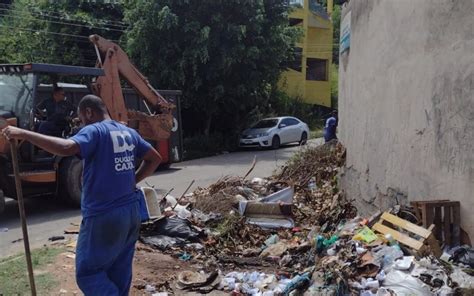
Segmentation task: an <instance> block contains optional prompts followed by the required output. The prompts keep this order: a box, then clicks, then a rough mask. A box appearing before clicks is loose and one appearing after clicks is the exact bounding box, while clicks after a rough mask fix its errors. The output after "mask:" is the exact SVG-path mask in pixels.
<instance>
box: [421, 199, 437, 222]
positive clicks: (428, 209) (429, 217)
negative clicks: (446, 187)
mask: <svg viewBox="0 0 474 296" xmlns="http://www.w3.org/2000/svg"><path fill="white" fill-rule="evenodd" d="M421 214H422V216H423V217H422V221H423V227H428V226H430V225H431V224H433V214H434V213H433V207H432V206H431V205H429V204H422V205H421Z"/></svg>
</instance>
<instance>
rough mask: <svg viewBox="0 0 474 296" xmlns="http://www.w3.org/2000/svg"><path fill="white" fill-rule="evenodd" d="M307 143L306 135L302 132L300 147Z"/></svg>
mask: <svg viewBox="0 0 474 296" xmlns="http://www.w3.org/2000/svg"><path fill="white" fill-rule="evenodd" d="M307 142H308V134H307V133H306V132H303V133H302V134H301V140H300V145H306V143H307Z"/></svg>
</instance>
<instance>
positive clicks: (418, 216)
mask: <svg viewBox="0 0 474 296" xmlns="http://www.w3.org/2000/svg"><path fill="white" fill-rule="evenodd" d="M410 205H411V206H412V208H413V209H414V210H415V216H416V219H418V222H419V223H421V211H420V210H421V207H420V205H419V204H418V202H416V201H412V202H410Z"/></svg>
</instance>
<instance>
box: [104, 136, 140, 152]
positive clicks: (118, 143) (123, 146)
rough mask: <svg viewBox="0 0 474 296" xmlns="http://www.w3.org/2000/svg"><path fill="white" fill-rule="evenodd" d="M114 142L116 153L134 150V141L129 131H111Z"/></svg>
mask: <svg viewBox="0 0 474 296" xmlns="http://www.w3.org/2000/svg"><path fill="white" fill-rule="evenodd" d="M110 136H111V137H112V143H113V144H114V153H122V152H125V151H133V149H135V145H133V143H132V135H131V134H130V132H128V131H111V132H110Z"/></svg>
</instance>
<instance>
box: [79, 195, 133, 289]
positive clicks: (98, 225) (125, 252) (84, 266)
mask: <svg viewBox="0 0 474 296" xmlns="http://www.w3.org/2000/svg"><path fill="white" fill-rule="evenodd" d="M139 230H140V212H139V203H138V201H134V202H132V203H130V204H127V205H124V206H121V207H118V208H115V209H112V210H110V211H107V212H106V213H103V214H101V215H98V216H93V217H87V218H84V219H83V220H82V223H81V229H80V232H79V238H78V241H77V249H76V281H77V284H78V286H79V288H80V289H81V291H82V292H83V293H84V295H86V296H89V295H128V292H129V290H130V284H131V282H132V263H133V254H134V252H135V243H136V241H137V239H138V234H139Z"/></svg>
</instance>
